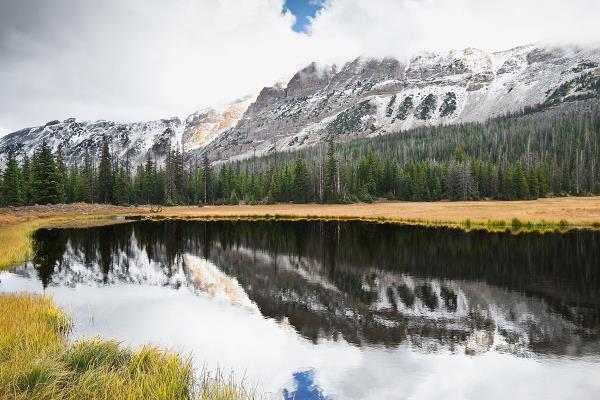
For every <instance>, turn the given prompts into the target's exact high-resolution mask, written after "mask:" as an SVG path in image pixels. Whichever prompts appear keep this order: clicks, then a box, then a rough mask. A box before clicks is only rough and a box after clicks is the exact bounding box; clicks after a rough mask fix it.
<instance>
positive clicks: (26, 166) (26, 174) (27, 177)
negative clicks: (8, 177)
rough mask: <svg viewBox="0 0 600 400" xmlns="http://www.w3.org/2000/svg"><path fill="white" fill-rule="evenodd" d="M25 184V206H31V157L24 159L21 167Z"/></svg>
mask: <svg viewBox="0 0 600 400" xmlns="http://www.w3.org/2000/svg"><path fill="white" fill-rule="evenodd" d="M21 175H22V177H23V178H22V184H23V201H24V203H25V204H31V178H32V177H31V163H30V161H29V157H27V155H25V157H23V166H22V167H21Z"/></svg>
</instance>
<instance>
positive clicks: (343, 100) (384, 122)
mask: <svg viewBox="0 0 600 400" xmlns="http://www.w3.org/2000/svg"><path fill="white" fill-rule="evenodd" d="M598 98H600V49H582V48H576V47H562V48H544V47H536V46H533V45H529V46H522V47H517V48H514V49H511V50H508V51H503V52H498V53H492V54H488V53H486V52H484V51H481V50H477V49H471V48H469V49H464V50H461V51H450V52H447V53H419V54H416V55H414V56H413V57H411V58H410V59H409V60H408V62H406V63H405V62H402V61H399V60H396V59H392V58H385V59H370V58H357V59H356V60H354V61H351V62H348V63H346V64H345V65H343V66H342V67H341V68H338V67H337V66H320V65H317V64H315V63H312V64H310V65H308V66H307V67H306V68H304V69H302V70H300V71H298V72H297V73H296V74H295V75H294V76H293V77H292V78H291V79H290V80H289V81H288V82H287V84H283V85H281V84H277V85H275V86H274V87H265V88H263V89H262V90H261V91H260V93H258V95H257V96H256V97H255V98H254V99H251V98H244V99H241V100H236V101H234V102H232V103H231V104H227V105H224V106H219V107H214V108H210V109H205V110H201V111H198V112H196V113H194V114H192V115H190V116H189V117H187V118H186V119H185V120H184V121H181V120H179V119H178V118H172V119H167V120H159V121H153V122H142V123H132V124H119V123H115V122H110V121H96V122H80V121H76V120H75V119H67V120H65V121H62V122H60V121H53V122H49V123H47V124H46V125H44V126H40V127H35V128H27V129H23V130H20V131H18V132H14V133H12V134H10V135H8V136H5V137H3V138H0V154H5V153H7V152H8V151H10V150H13V151H16V152H17V154H19V155H23V154H31V153H32V152H33V149H34V148H35V146H37V145H38V144H39V143H40V142H41V141H42V140H46V141H47V142H48V143H49V144H50V145H51V146H52V147H53V148H55V149H56V148H57V147H58V146H59V145H61V146H62V148H63V153H64V154H65V156H66V158H67V160H69V161H76V160H80V159H81V158H82V156H83V154H84V153H85V151H86V149H87V150H89V151H90V153H91V154H92V155H95V154H98V153H99V149H100V144H101V141H102V136H103V135H106V136H107V137H108V138H109V140H110V141H111V145H112V148H113V151H114V152H115V153H116V154H117V155H118V156H119V157H121V158H122V159H125V158H129V159H130V160H131V161H132V162H139V161H141V160H143V159H144V158H145V157H146V156H147V155H150V156H152V157H154V158H156V159H158V160H160V159H161V158H162V157H163V156H164V154H165V152H166V150H167V148H168V147H169V145H171V146H182V147H183V148H184V149H185V150H186V151H188V152H189V154H190V156H198V155H200V154H204V153H206V154H208V156H209V158H210V160H211V161H219V160H226V159H232V158H245V157H249V156H250V155H252V154H253V153H254V152H256V154H257V155H261V154H268V153H269V152H273V151H275V150H277V151H292V150H295V149H298V148H301V147H304V146H310V145H314V144H316V143H319V142H320V141H322V140H323V139H324V138H326V137H328V136H329V135H335V137H336V140H340V141H344V140H352V139H354V138H359V137H369V136H375V135H380V134H385V133H389V132H397V131H402V130H406V129H410V128H414V127H419V126H427V125H437V124H454V123H461V122H470V121H485V120H486V119H488V118H492V117H497V116H501V115H504V114H506V113H510V112H517V111H521V110H523V109H524V108H526V107H542V108H552V109H554V108H556V109H559V108H562V107H563V106H564V105H566V104H576V103H577V104H578V103H581V102H582V101H588V100H590V99H598Z"/></svg>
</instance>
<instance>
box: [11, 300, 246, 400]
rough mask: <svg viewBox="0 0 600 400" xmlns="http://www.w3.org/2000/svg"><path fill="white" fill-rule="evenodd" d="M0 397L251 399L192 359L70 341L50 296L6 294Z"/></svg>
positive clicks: (66, 323)
mask: <svg viewBox="0 0 600 400" xmlns="http://www.w3.org/2000/svg"><path fill="white" fill-rule="evenodd" d="M0 310H2V313H0V398H2V399H28V400H38V399H39V400H46V399H53V400H80V399H95V400H108V399H111V400H135V399H164V400H170V399H173V400H195V399H198V400H200V399H207V400H208V399H224V400H225V399H231V400H237V399H251V398H253V397H254V396H253V395H252V394H251V393H247V392H246V390H245V389H244V387H243V386H242V385H239V384H236V383H235V381H234V379H233V378H223V377H222V376H221V375H220V374H217V375H216V376H211V375H209V374H207V373H203V374H202V375H201V376H196V375H195V372H194V369H193V367H192V361H191V359H190V358H185V357H182V356H181V355H179V354H177V353H174V352H171V351H168V350H163V349H160V348H158V347H155V346H143V347H141V348H139V349H135V350H133V349H130V348H127V347H124V346H122V345H121V344H120V343H118V342H116V341H112V340H102V339H99V338H94V339H85V340H76V341H74V342H69V340H68V331H69V326H70V322H69V318H68V316H67V315H66V314H64V313H63V312H62V311H61V310H60V309H59V308H58V307H56V306H55V305H54V304H53V303H52V300H51V299H50V298H49V297H47V296H39V295H30V294H2V295H0Z"/></svg>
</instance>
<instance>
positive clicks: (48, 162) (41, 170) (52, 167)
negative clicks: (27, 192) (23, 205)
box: [31, 140, 62, 204]
mask: <svg viewBox="0 0 600 400" xmlns="http://www.w3.org/2000/svg"><path fill="white" fill-rule="evenodd" d="M31 174H32V180H31V197H32V202H33V203H36V204H47V203H50V204H57V203H59V202H60V200H61V196H62V191H61V187H60V177H59V174H58V170H57V168H56V161H55V160H54V157H53V155H52V150H51V149H50V146H48V143H46V141H45V140H44V141H43V142H42V144H41V146H40V147H39V148H38V149H37V151H36V152H35V153H34V155H33V158H32V160H31Z"/></svg>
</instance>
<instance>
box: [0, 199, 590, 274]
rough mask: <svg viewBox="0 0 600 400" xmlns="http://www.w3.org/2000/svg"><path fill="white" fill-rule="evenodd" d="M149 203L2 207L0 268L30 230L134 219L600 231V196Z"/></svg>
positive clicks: (24, 254)
mask: <svg viewBox="0 0 600 400" xmlns="http://www.w3.org/2000/svg"><path fill="white" fill-rule="evenodd" d="M152 208H153V207H152V206H150V205H142V206H130V207H124V206H113V205H106V204H84V203H75V204H58V205H47V206H24V207H12V208H0V243H1V245H0V248H1V250H3V251H1V252H0V270H2V269H7V268H10V267H11V266H14V265H16V264H18V263H20V262H23V261H26V260H27V259H29V258H30V257H31V246H30V240H29V236H30V235H31V234H32V233H33V232H34V231H35V230H37V229H40V228H74V227H93V226H99V225H107V224H118V223H128V222H133V221H135V220H136V219H147V220H164V219H181V220H206V221H211V220H249V221H252V220H285V221H302V220H324V221H365V222H375V223H398V224H405V225H415V226H428V227H449V228H457V229H463V230H465V231H469V230H485V231H489V232H502V231H511V232H513V233H524V232H549V231H561V232H565V231H569V230H573V229H600V196H595V197H553V198H544V199H538V200H526V201H525V200H523V201H496V200H484V201H463V202H447V201H441V202H391V201H382V202H376V203H371V204H366V203H357V204H291V203H289V204H288V203H278V204H271V205H228V206H216V205H209V206H173V207H165V208H163V209H162V210H161V211H159V212H155V211H153V210H152ZM125 217H129V218H131V219H126V218H125Z"/></svg>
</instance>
